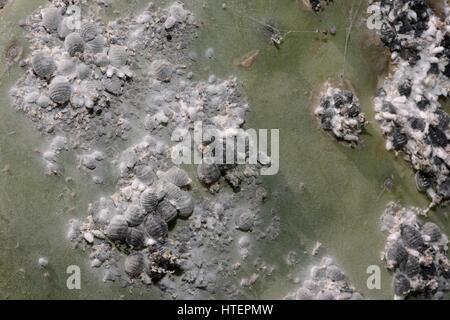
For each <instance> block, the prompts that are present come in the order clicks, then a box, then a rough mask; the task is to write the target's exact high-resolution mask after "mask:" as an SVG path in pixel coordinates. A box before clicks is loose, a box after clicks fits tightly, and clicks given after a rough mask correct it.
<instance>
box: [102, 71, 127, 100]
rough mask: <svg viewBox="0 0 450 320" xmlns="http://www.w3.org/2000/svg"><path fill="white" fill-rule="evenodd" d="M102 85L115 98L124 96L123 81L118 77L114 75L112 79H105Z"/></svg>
mask: <svg viewBox="0 0 450 320" xmlns="http://www.w3.org/2000/svg"><path fill="white" fill-rule="evenodd" d="M102 84H103V87H104V88H105V90H106V91H107V92H109V93H111V94H113V95H115V96H120V95H121V94H122V85H123V81H122V80H120V79H119V77H117V76H116V75H113V76H112V77H111V78H109V77H104V78H103V79H102Z"/></svg>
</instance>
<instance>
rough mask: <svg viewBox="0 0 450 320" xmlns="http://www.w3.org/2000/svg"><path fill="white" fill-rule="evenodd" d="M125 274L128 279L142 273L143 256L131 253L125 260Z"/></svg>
mask: <svg viewBox="0 0 450 320" xmlns="http://www.w3.org/2000/svg"><path fill="white" fill-rule="evenodd" d="M124 267H125V272H126V273H127V274H128V275H129V276H130V277H137V276H139V275H140V274H141V273H142V271H144V267H145V264H144V256H143V255H142V254H141V253H132V254H130V255H129V256H127V257H126V258H125V263H124Z"/></svg>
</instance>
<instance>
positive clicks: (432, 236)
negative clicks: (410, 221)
mask: <svg viewBox="0 0 450 320" xmlns="http://www.w3.org/2000/svg"><path fill="white" fill-rule="evenodd" d="M422 232H423V234H424V235H426V236H428V237H429V241H430V242H436V241H439V239H441V237H442V233H441V229H440V228H439V227H438V226H437V225H436V224H434V223H432V222H427V223H425V224H424V225H423V227H422Z"/></svg>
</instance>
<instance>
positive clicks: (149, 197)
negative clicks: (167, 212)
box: [141, 189, 158, 214]
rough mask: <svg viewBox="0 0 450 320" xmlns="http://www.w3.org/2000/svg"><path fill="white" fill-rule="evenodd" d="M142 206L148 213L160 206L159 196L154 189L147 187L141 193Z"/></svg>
mask: <svg viewBox="0 0 450 320" xmlns="http://www.w3.org/2000/svg"><path fill="white" fill-rule="evenodd" d="M141 206H142V208H144V210H145V212H146V213H147V214H150V213H153V212H155V210H156V208H157V206H158V197H157V195H156V194H155V193H154V191H153V190H151V189H147V190H145V191H144V192H143V193H142V194H141Z"/></svg>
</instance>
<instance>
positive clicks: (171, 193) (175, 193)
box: [163, 181, 183, 202]
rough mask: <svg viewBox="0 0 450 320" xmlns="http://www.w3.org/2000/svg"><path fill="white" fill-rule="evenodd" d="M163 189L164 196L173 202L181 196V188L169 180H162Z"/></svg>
mask: <svg viewBox="0 0 450 320" xmlns="http://www.w3.org/2000/svg"><path fill="white" fill-rule="evenodd" d="M163 189H164V191H165V193H166V197H167V198H168V199H169V200H174V201H175V202H177V201H178V200H179V199H181V198H182V197H183V190H181V189H180V188H179V187H177V186H176V185H174V184H173V183H171V182H168V181H164V182H163Z"/></svg>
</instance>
